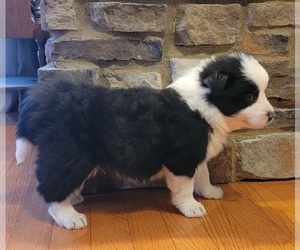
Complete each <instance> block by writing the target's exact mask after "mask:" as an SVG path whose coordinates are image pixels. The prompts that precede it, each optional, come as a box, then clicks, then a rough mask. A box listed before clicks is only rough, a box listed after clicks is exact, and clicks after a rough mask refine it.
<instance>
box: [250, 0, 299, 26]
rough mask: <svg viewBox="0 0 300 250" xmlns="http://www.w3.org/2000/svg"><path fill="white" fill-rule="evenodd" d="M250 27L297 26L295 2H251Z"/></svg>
mask: <svg viewBox="0 0 300 250" xmlns="http://www.w3.org/2000/svg"><path fill="white" fill-rule="evenodd" d="M247 25H248V26H249V27H277V26H279V27H280V26H295V3H294V2H280V1H270V2H265V3H251V4H249V6H248V9H247Z"/></svg>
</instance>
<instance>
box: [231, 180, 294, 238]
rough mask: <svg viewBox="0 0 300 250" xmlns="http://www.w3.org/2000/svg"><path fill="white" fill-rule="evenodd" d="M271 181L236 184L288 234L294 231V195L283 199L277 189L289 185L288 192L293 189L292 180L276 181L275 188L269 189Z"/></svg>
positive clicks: (271, 184)
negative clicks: (279, 196) (278, 194)
mask: <svg viewBox="0 0 300 250" xmlns="http://www.w3.org/2000/svg"><path fill="white" fill-rule="evenodd" d="M273 184H274V183H273V182H267V183H263V182H255V183H253V182H252V183H243V182H241V183H238V184H236V186H237V187H238V188H239V189H240V190H241V192H243V193H244V194H245V195H246V196H247V197H248V199H250V200H251V201H252V202H253V203H255V204H256V205H257V206H258V207H259V208H260V209H261V210H262V211H263V212H264V213H265V214H266V215H267V216H268V217H269V218H270V219H271V220H273V221H274V222H275V223H276V224H277V225H278V227H280V228H281V229H282V230H283V231H284V232H288V233H289V234H290V235H293V234H294V233H295V210H294V204H295V202H294V195H293V198H292V199H288V198H286V197H285V198H284V201H283V200H282V199H280V198H278V196H277V195H276V194H277V190H281V189H282V187H283V186H289V188H288V192H287V193H289V192H291V191H293V194H294V182H293V181H290V182H288V183H286V182H281V183H276V190H274V189H271V190H270V187H269V186H273ZM287 196H289V195H287Z"/></svg>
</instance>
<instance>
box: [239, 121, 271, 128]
mask: <svg viewBox="0 0 300 250" xmlns="http://www.w3.org/2000/svg"><path fill="white" fill-rule="evenodd" d="M271 122H272V120H271V121H268V120H266V121H260V120H257V121H249V120H248V119H245V120H243V123H244V124H245V125H246V126H245V127H246V128H250V129H262V128H264V127H265V126H267V125H268V124H270V123H271Z"/></svg>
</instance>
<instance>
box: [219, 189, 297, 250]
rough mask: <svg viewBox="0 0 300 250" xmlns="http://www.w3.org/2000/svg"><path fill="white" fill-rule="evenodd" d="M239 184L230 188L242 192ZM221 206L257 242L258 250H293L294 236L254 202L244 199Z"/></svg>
mask: <svg viewBox="0 0 300 250" xmlns="http://www.w3.org/2000/svg"><path fill="white" fill-rule="evenodd" d="M237 185H238V184H234V183H232V184H231V185H230V187H231V188H232V189H233V190H234V191H235V192H240V189H239V188H238V187H237ZM220 206H221V207H222V209H224V210H225V211H226V212H227V213H228V214H230V215H231V218H232V220H233V221H234V222H235V223H237V224H238V225H240V226H241V227H242V228H243V229H244V230H245V232H247V234H246V235H245V237H250V238H251V239H252V240H253V241H254V242H255V247H257V248H258V249H268V248H272V249H293V248H294V236H293V235H291V234H289V233H286V232H285V231H284V230H282V229H281V228H280V227H278V226H277V225H276V223H275V222H274V221H273V220H272V219H270V217H268V216H267V215H266V214H265V213H264V212H263V211H262V210H261V209H260V208H259V207H258V206H257V205H256V204H255V203H254V202H253V201H251V200H249V199H247V197H243V199H241V200H239V202H237V203H235V204H232V202H231V201H226V200H224V201H222V202H220Z"/></svg>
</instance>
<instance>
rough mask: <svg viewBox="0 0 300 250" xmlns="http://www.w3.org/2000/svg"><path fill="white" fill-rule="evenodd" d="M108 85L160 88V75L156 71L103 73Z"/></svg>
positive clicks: (115, 86) (114, 86)
mask: <svg viewBox="0 0 300 250" xmlns="http://www.w3.org/2000/svg"><path fill="white" fill-rule="evenodd" d="M104 78H105V79H106V80H107V82H108V86H110V87H112V88H133V87H150V88H155V89H161V88H162V82H161V75H160V74H159V73H157V72H147V73H123V74H122V73H110V74H104Z"/></svg>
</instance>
